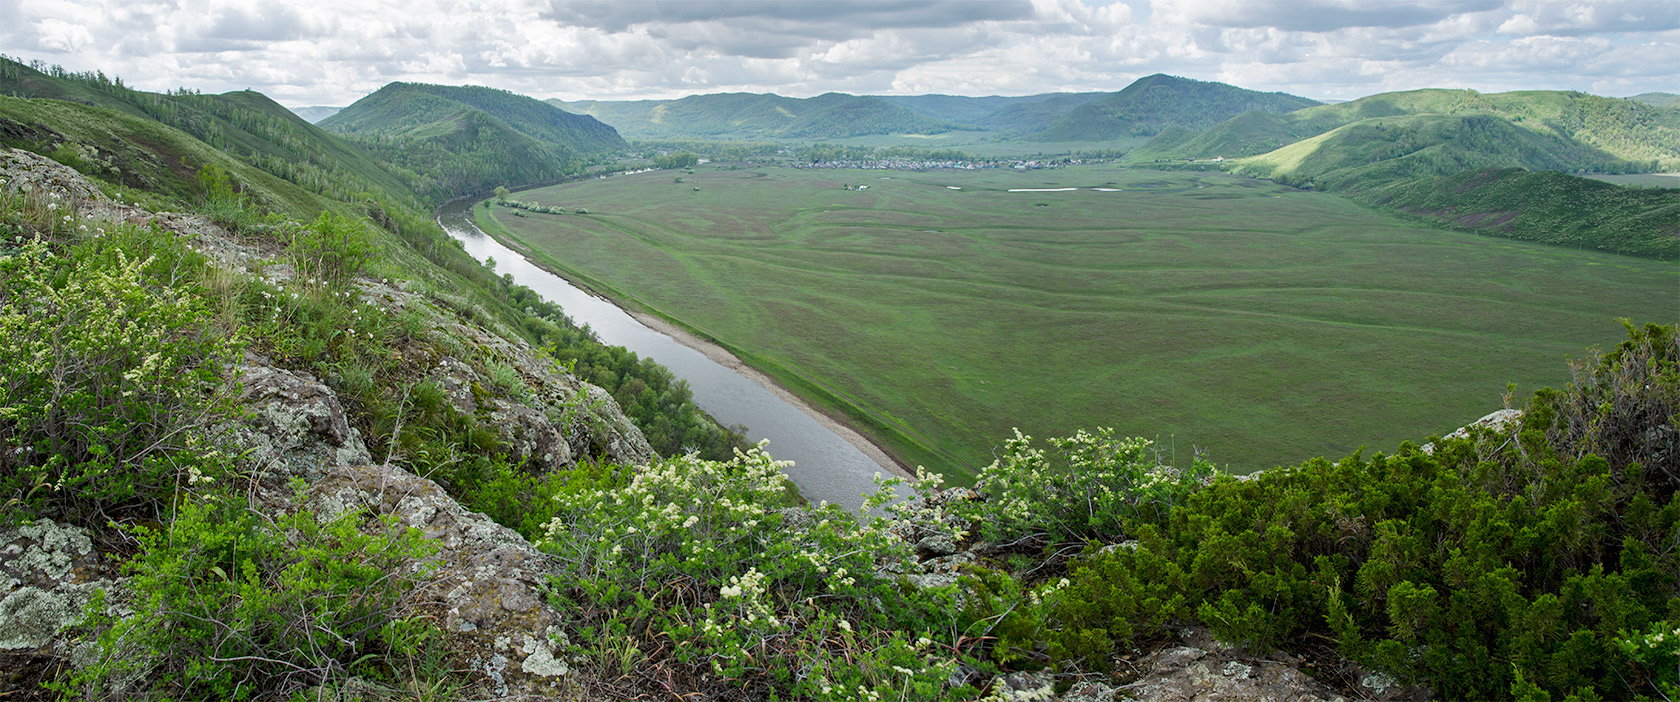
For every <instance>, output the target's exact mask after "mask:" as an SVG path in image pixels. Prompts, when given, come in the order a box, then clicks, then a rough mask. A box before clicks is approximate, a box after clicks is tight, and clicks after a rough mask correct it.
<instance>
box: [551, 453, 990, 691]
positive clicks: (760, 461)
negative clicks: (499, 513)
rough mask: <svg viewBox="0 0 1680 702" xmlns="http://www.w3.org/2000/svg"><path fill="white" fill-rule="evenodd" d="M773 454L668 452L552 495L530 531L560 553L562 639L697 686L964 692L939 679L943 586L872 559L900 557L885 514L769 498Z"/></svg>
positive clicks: (943, 649) (946, 596)
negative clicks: (551, 513) (790, 505)
mask: <svg viewBox="0 0 1680 702" xmlns="http://www.w3.org/2000/svg"><path fill="white" fill-rule="evenodd" d="M781 467H782V466H781V464H778V463H777V462H775V461H774V460H772V459H771V458H770V457H769V456H768V455H766V454H764V453H763V452H762V451H760V450H757V449H755V450H752V451H748V452H745V453H742V454H738V455H737V457H736V458H735V459H734V460H732V461H728V462H722V461H709V460H704V459H701V458H698V457H695V456H692V455H690V456H679V457H674V458H669V459H665V460H662V461H660V462H658V463H656V464H654V465H653V466H650V467H649V468H647V469H645V470H642V471H640V472H636V473H634V474H633V475H627V474H620V475H618V476H616V477H615V478H614V479H612V480H611V481H608V482H603V483H601V484H599V486H598V487H596V486H588V487H585V488H584V489H582V490H578V491H575V492H571V491H568V492H565V493H562V494H561V495H560V496H559V498H558V500H557V503H558V509H557V510H556V513H555V517H554V519H553V521H552V522H551V523H550V524H549V525H548V529H547V538H545V539H544V540H543V541H542V542H541V543H540V545H541V546H542V548H544V549H545V550H546V551H548V552H550V553H552V554H554V555H555V557H556V558H557V559H558V562H559V563H560V564H561V569H562V573H561V575H560V576H558V577H556V578H555V580H554V586H555V588H556V592H555V595H554V597H553V602H554V604H555V605H556V606H558V607H559V608H560V609H561V610H562V611H564V612H565V613H566V614H567V616H568V617H569V618H570V620H571V621H572V622H573V624H572V628H571V630H570V632H569V637H568V638H569V640H570V641H573V642H577V643H576V644H575V645H574V646H573V653H574V654H577V655H581V656H583V657H585V658H586V659H587V660H589V661H590V664H591V665H592V666H593V667H594V668H595V669H596V670H597V672H599V673H601V675H602V676H604V677H606V678H607V679H612V678H621V676H630V675H632V674H633V676H634V677H639V678H640V679H643V680H645V681H648V682H651V681H653V680H666V679H674V680H678V681H681V682H682V684H683V685H685V689H690V690H697V691H700V692H702V693H706V692H708V691H709V692H712V693H717V694H724V692H725V691H729V690H736V691H753V693H752V694H754V695H758V696H763V695H772V696H776V697H788V698H797V699H818V700H856V699H875V698H877V697H876V696H879V697H878V698H882V699H885V698H891V699H912V700H931V699H966V698H969V697H972V696H973V695H974V693H975V692H976V691H975V690H974V689H973V688H970V687H967V686H964V685H961V684H954V683H952V682H950V680H949V678H950V676H951V675H952V674H953V673H954V672H956V669H957V666H958V662H957V661H958V654H957V647H956V643H957V637H958V636H960V635H962V634H963V633H965V632H964V630H963V629H962V627H961V624H960V623H959V619H958V615H957V614H956V613H957V611H958V609H959V608H960V606H959V605H958V604H957V602H956V601H955V594H954V592H953V591H952V590H951V589H948V588H946V589H940V588H934V589H930V590H917V589H915V588H908V587H903V586H901V585H900V583H899V582H898V579H897V578H896V577H894V576H891V575H890V574H888V573H886V572H884V571H882V570H881V569H882V568H883V567H896V568H900V569H902V568H903V567H904V566H905V562H904V559H905V558H906V557H908V555H909V549H908V546H907V545H906V544H905V543H904V542H903V541H902V540H900V539H898V538H897V537H896V536H893V535H892V534H891V533H890V530H889V527H890V524H889V521H888V519H887V518H886V517H885V516H880V515H877V516H874V517H868V518H860V517H859V516H858V515H855V514H850V513H847V512H846V511H844V510H842V509H840V508H839V507H837V506H833V505H830V506H826V507H823V508H820V509H815V510H809V511H805V510H793V511H789V512H783V511H778V510H777V509H776V504H777V503H778V502H779V501H780V500H781V499H782V496H783V495H784V494H785V483H786V481H787V478H786V477H785V476H784V475H783V474H782V472H781ZM892 495H893V493H892V491H891V487H890V485H889V486H887V487H885V488H883V491H882V492H879V493H877V494H876V496H875V498H874V499H873V500H872V501H871V503H870V504H871V507H869V509H871V510H873V509H875V508H879V507H880V506H881V505H882V504H884V503H885V502H886V501H888V500H890V499H891V497H892ZM866 514H867V512H866ZM953 629H955V630H953ZM971 645H972V644H971Z"/></svg>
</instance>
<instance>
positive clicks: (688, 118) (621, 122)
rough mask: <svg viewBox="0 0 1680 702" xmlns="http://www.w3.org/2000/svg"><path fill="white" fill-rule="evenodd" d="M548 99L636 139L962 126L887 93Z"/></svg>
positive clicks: (929, 130) (932, 130)
mask: <svg viewBox="0 0 1680 702" xmlns="http://www.w3.org/2000/svg"><path fill="white" fill-rule="evenodd" d="M549 103H550V104H553V105H555V106H556V107H560V108H561V109H566V110H573V111H576V112H579V113H582V114H587V115H590V116H593V117H595V118H596V119H599V120H601V121H602V122H606V123H607V124H611V125H613V126H614V127H615V128H617V129H618V130H619V131H620V132H622V133H623V134H624V135H626V136H628V137H630V138H632V139H670V138H690V139H692V138H707V139H843V138H846V137H854V136H867V135H873V134H938V133H942V132H947V131H951V130H953V129H958V128H961V125H958V124H955V123H953V122H949V121H945V120H942V119H936V118H934V117H930V116H928V115H926V114H923V113H921V112H918V111H916V110H913V109H910V108H908V107H904V106H901V105H896V104H893V103H891V102H889V101H887V100H885V99H882V98H876V97H866V96H858V95H846V94H843V93H826V94H823V95H819V96H816V97H812V98H790V97H783V96H781V95H770V94H759V93H713V94H708V95H690V96H688V97H685V98H681V99H677V100H632V101H600V100H588V101H578V102H570V103H568V102H562V101H559V100H550V101H549Z"/></svg>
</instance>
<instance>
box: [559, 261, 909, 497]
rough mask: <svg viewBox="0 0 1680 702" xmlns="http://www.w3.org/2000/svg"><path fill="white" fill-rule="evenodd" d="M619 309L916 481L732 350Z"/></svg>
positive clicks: (861, 438)
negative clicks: (740, 377)
mask: <svg viewBox="0 0 1680 702" xmlns="http://www.w3.org/2000/svg"><path fill="white" fill-rule="evenodd" d="M537 265H539V266H541V265H542V264H540V263H539V264H537ZM545 268H546V267H545ZM549 272H551V273H554V274H555V275H561V274H560V273H559V272H556V271H549ZM561 277H562V278H564V277H565V276H563V275H561ZM574 284H576V283H574ZM613 304H615V305H617V304H618V303H616V302H615V303H613ZM619 309H622V310H624V311H625V312H626V313H628V314H629V315H630V316H632V317H635V318H636V321H638V322H641V323H642V324H644V325H647V327H648V328H649V329H652V330H654V331H656V332H659V333H661V334H664V335H665V336H668V337H671V338H672V339H676V340H677V343H679V344H682V345H683V346H687V347H689V348H691V349H694V350H695V351H699V352H700V353H701V354H702V355H704V356H705V357H706V358H709V359H711V360H712V362H714V363H717V364H718V365H721V366H724V367H726V368H729V369H730V370H733V371H735V372H736V373H740V374H741V375H743V376H745V377H746V378H747V379H748V380H751V381H753V382H755V383H758V384H759V385H762V386H764V388H765V389H766V390H769V391H770V392H772V393H775V395H776V397H779V398H781V399H782V401H783V402H786V403H788V404H790V405H793V406H794V407H798V408H799V410H800V411H802V412H804V413H805V414H808V415H810V416H811V418H812V419H815V420H817V423H819V424H822V425H823V427H825V428H827V429H828V430H829V431H832V432H834V434H835V436H838V437H840V438H841V439H844V440H845V441H846V443H848V444H851V445H852V446H855V447H857V450H859V451H862V452H863V455H865V456H868V457H869V458H870V459H871V460H873V461H875V462H876V463H879V464H881V465H882V466H885V467H886V468H887V469H888V470H890V471H892V472H893V474H894V475H897V476H899V477H901V478H906V479H910V480H914V479H915V478H916V472H915V471H914V470H913V469H911V468H909V467H908V466H905V465H904V464H902V463H899V462H898V459H895V458H893V457H892V454H889V453H887V452H886V451H883V450H881V447H879V446H876V445H875V443H874V442H872V441H870V440H869V438H868V437H865V436H864V435H863V434H861V433H859V432H858V431H857V430H855V429H852V428H851V427H850V426H847V425H846V424H845V423H844V422H841V421H840V420H838V419H835V418H834V417H831V416H829V415H828V413H826V412H823V411H821V410H819V409H817V408H816V407H813V406H811V404H810V403H808V402H806V401H805V399H804V398H801V397H800V396H798V395H795V394H793V393H792V392H790V391H789V390H788V389H787V388H784V387H782V385H781V384H780V383H777V382H776V379H775V378H772V377H770V376H769V375H767V374H765V373H764V372H763V371H760V370H759V369H757V368H754V367H752V366H749V365H747V364H746V363H743V362H742V361H741V359H739V358H736V357H735V354H732V353H730V352H729V351H728V349H725V348H723V347H722V346H718V345H717V344H714V343H712V342H710V341H707V340H706V339H702V338H700V337H698V336H695V335H694V334H692V333H690V332H689V331H688V330H687V329H683V328H682V327H679V326H677V325H675V324H672V323H670V322H668V321H665V319H663V318H661V317H659V316H657V315H652V314H648V313H646V312H637V311H634V310H629V309H625V308H624V307H623V306H622V305H620V306H619Z"/></svg>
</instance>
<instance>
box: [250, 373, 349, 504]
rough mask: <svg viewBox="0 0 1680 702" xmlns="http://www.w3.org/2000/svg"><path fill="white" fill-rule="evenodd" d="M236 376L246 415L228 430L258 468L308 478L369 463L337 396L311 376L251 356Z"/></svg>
mask: <svg viewBox="0 0 1680 702" xmlns="http://www.w3.org/2000/svg"><path fill="white" fill-rule="evenodd" d="M236 373H237V374H238V378H239V386H240V396H239V400H240V404H241V405H243V407H244V409H245V410H246V412H247V416H246V418H245V420H244V421H242V422H239V423H237V424H235V425H233V426H231V427H230V430H231V436H232V438H233V441H234V442H235V443H236V444H238V445H239V446H240V447H241V448H243V449H245V450H246V452H247V453H246V457H247V459H248V460H250V461H251V463H252V465H254V466H256V467H257V468H258V469H259V470H264V471H270V472H278V473H284V474H288V475H296V476H299V477H303V478H312V477H316V476H319V475H321V474H322V473H323V472H324V471H326V470H328V469H330V468H332V467H337V466H349V465H359V464H366V463H372V462H373V456H372V455H370V454H369V453H368V448H367V444H365V443H363V442H362V435H361V432H359V431H357V430H356V429H355V428H354V427H351V426H350V422H349V420H348V418H347V417H346V416H345V414H344V406H343V405H342V404H340V403H339V401H338V395H337V394H336V393H334V392H333V391H332V389H331V388H328V387H327V386H326V385H325V384H324V383H322V382H321V381H319V380H317V379H315V377H314V376H311V375H309V374H307V373H296V372H292V371H288V370H285V369H281V368H276V367H274V366H272V365H269V364H268V363H267V361H266V359H263V358H262V357H260V356H256V355H249V356H247V357H246V359H245V361H244V362H243V363H241V364H240V366H239V368H238V369H237V371H236Z"/></svg>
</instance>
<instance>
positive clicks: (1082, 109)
mask: <svg viewBox="0 0 1680 702" xmlns="http://www.w3.org/2000/svg"><path fill="white" fill-rule="evenodd" d="M1317 104H1319V103H1318V102H1317V101H1315V100H1308V99H1307V98H1303V97H1298V96H1295V95H1288V94H1285V93H1261V92H1256V91H1253V90H1244V89H1242V88H1238V87H1236V86H1231V85H1226V84H1224V83H1213V82H1206V81H1199V80H1191V79H1188V78H1179V77H1177V76H1168V75H1162V74H1156V75H1152V76H1146V77H1144V78H1139V79H1138V80H1137V81H1136V82H1134V83H1132V84H1131V85H1129V86H1126V89H1125V90H1121V91H1120V92H1118V93H1114V94H1113V95H1110V96H1109V97H1106V98H1103V99H1101V100H1098V101H1096V102H1091V103H1088V104H1084V105H1079V106H1077V107H1074V108H1073V109H1071V110H1069V111H1068V113H1067V114H1065V115H1063V116H1062V117H1061V118H1059V119H1057V120H1056V121H1055V123H1054V124H1051V125H1050V127H1049V128H1047V129H1045V130H1044V131H1042V132H1039V133H1037V134H1035V135H1033V138H1034V139H1036V140H1038V141H1106V140H1110V139H1118V138H1123V137H1137V136H1150V135H1154V134H1159V133H1161V132H1162V131H1163V130H1166V129H1168V128H1170V127H1179V128H1183V129H1207V128H1209V127H1212V126H1214V125H1217V124H1219V123H1220V122H1222V121H1224V120H1226V119H1229V118H1231V117H1235V116H1237V115H1240V114H1242V113H1244V112H1250V111H1260V112H1290V111H1293V110H1298V109H1301V108H1304V107H1311V106H1314V105H1317Z"/></svg>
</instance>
